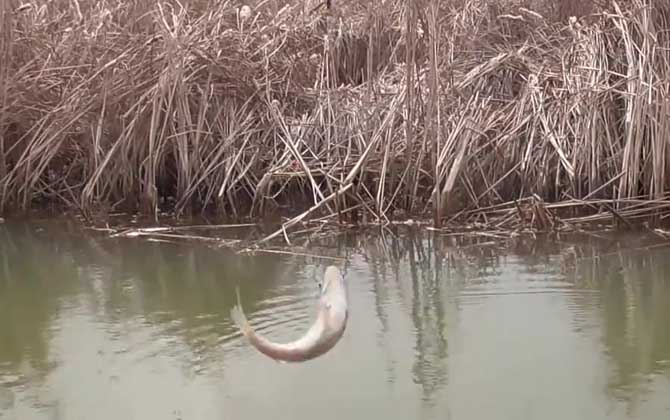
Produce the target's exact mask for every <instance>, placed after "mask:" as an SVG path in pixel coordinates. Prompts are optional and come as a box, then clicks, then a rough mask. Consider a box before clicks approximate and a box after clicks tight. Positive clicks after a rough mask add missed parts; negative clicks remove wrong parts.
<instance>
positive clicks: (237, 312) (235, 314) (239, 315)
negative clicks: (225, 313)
mask: <svg viewBox="0 0 670 420" xmlns="http://www.w3.org/2000/svg"><path fill="white" fill-rule="evenodd" d="M235 293H236V294H237V304H236V305H235V306H233V308H232V309H231V310H230V317H231V318H232V319H233V322H234V323H235V325H237V327H238V328H239V329H240V331H241V332H242V334H244V335H245V336H246V335H248V334H249V333H250V332H251V326H250V325H249V321H248V320H247V317H246V315H244V310H243V309H242V303H241V302H240V288H239V287H236V288H235Z"/></svg>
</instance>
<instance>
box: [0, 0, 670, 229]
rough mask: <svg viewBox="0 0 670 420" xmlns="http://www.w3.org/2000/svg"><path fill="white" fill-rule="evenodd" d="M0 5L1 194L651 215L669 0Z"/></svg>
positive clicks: (656, 213) (6, 199) (50, 203)
mask: <svg viewBox="0 0 670 420" xmlns="http://www.w3.org/2000/svg"><path fill="white" fill-rule="evenodd" d="M0 4H2V5H1V6H0V8H2V9H1V10H0V13H1V20H0V209H1V212H3V213H5V214H9V213H12V212H26V211H28V210H30V209H35V208H37V209H46V208H51V209H61V210H62V209H67V210H74V211H77V212H81V214H83V215H84V216H86V217H89V218H91V217H94V215H96V214H99V213H101V212H102V213H109V212H120V211H124V212H141V213H145V214H156V213H157V212H161V211H167V212H170V213H174V214H175V215H177V216H181V215H188V214H194V213H201V212H207V213H215V214H220V215H227V216H231V217H233V218H237V219H242V218H249V217H250V218H261V217H264V216H265V215H280V214H281V215H285V216H288V217H289V218H292V219H291V220H290V221H289V222H288V223H287V225H286V227H291V226H292V225H295V224H298V223H299V222H301V221H305V220H310V219H314V218H322V219H324V220H326V219H328V218H330V220H333V221H336V220H339V221H340V222H343V223H344V222H346V223H368V222H371V223H377V222H388V221H390V220H406V219H408V218H412V219H414V220H430V221H432V223H434V224H435V225H437V226H444V225H448V224H449V223H452V224H453V223H458V224H462V223H483V224H495V225H497V226H511V227H518V226H521V225H525V224H530V225H534V226H536V227H539V228H554V227H557V226H563V225H566V224H571V223H573V222H574V223H578V222H584V223H586V222H590V221H593V222H602V221H608V220H615V221H617V223H622V224H632V223H635V222H636V221H640V220H644V221H647V222H649V221H653V222H662V221H663V220H666V219H667V218H668V215H669V214H670V200H669V199H668V191H669V189H670V188H669V187H670V181H669V178H668V176H667V173H668V171H670V159H669V157H670V149H669V147H668V146H669V141H670V140H669V139H670V92H669V88H670V32H669V23H670V2H661V1H653V0H619V1H613V0H607V1H606V0H602V1H596V0H579V1H578V0H564V1H561V2H556V1H550V0H535V1H534V0H525V1H523V0H498V1H496V0H445V1H429V0H414V1H411V0H375V1H371V0H365V1H353V0H333V1H329V2H324V4H319V3H318V2H313V1H312V2H310V1H296V0H290V1H288V2H280V1H274V0H256V1H249V2H242V1H232V0H231V1H225V0H223V1H213V0H212V1H207V0H182V1H177V0H158V1H145V0H101V1H92V0H25V1H23V0H4V1H3V2H2V3H0Z"/></svg>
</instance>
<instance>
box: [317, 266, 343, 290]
mask: <svg viewBox="0 0 670 420" xmlns="http://www.w3.org/2000/svg"><path fill="white" fill-rule="evenodd" d="M338 287H341V288H344V276H343V275H342V273H341V272H340V269H339V268H337V267H335V266H334V265H330V266H328V267H327V268H326V273H325V274H324V275H323V281H322V282H321V294H322V295H325V294H326V293H328V292H330V291H331V290H333V289H334V288H338Z"/></svg>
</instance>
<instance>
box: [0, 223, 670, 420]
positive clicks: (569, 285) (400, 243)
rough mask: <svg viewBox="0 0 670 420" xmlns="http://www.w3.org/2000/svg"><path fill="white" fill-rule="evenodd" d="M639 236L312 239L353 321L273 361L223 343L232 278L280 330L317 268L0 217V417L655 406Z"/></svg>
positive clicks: (659, 389)
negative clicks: (325, 341)
mask: <svg viewBox="0 0 670 420" xmlns="http://www.w3.org/2000/svg"><path fill="white" fill-rule="evenodd" d="M642 240H643V239H642V238H641V237H638V236H636V237H626V238H623V239H621V240H619V241H616V240H611V239H604V240H599V239H597V238H591V239H589V240H581V241H573V242H571V243H558V242H554V241H550V240H546V241H542V240H534V241H526V240H523V239H520V238H513V239H510V240H508V241H507V243H506V246H507V247H508V249H511V252H501V250H500V249H499V246H498V243H497V242H496V241H492V240H491V238H490V237H487V238H485V240H484V241H475V240H469V239H463V238H458V237H455V236H449V235H436V234H433V233H430V232H425V231H424V232H418V231H410V232H409V233H408V234H405V235H403V236H402V237H399V236H396V235H395V234H394V233H393V232H390V231H384V232H383V234H382V235H380V236H379V237H375V238H372V237H367V238H361V237H355V236H347V237H345V238H330V239H326V240H324V241H323V242H322V243H321V244H320V245H319V246H318V247H317V246H314V245H312V246H311V251H312V252H315V253H321V254H324V255H330V256H338V257H343V258H346V260H347V262H346V263H345V264H343V265H342V269H343V272H344V273H345V275H346V276H347V277H348V279H349V281H348V283H349V288H350V290H349V294H350V305H351V322H350V323H349V326H348V328H347V332H346V333H345V336H344V337H343V339H342V341H341V342H340V343H339V344H338V346H336V348H335V349H333V351H332V353H329V354H327V355H325V356H324V357H322V358H319V359H317V360H314V361H312V362H309V363H306V364H303V365H299V366H295V365H291V366H290V367H286V366H285V365H282V364H277V363H274V362H270V363H269V362H268V361H267V360H266V359H264V358H262V357H261V356H258V355H257V354H256V352H254V351H252V350H251V349H250V348H249V347H248V346H247V345H246V343H245V342H244V341H243V340H241V339H240V337H239V333H238V332H237V330H236V328H235V327H234V325H233V324H232V323H231V320H230V319H229V315H228V314H229V312H230V308H231V307H232V305H233V304H234V303H235V299H236V297H235V293H234V288H235V286H239V287H240V289H241V290H240V292H241V296H242V298H243V299H244V301H243V305H244V308H245V311H247V315H248V317H249V318H250V321H251V322H252V323H253V325H254V326H255V327H256V328H257V329H258V330H259V331H260V332H261V333H263V334H265V335H266V336H267V337H268V338H270V339H273V340H276V341H289V340H291V339H293V338H296V337H297V336H299V335H300V334H302V332H303V331H304V329H305V328H307V326H308V325H309V324H310V323H311V319H310V318H311V317H312V316H313V308H314V304H315V303H316V296H317V292H318V288H317V284H316V281H315V280H317V279H320V278H321V277H322V273H323V270H324V268H325V266H326V265H328V264H331V263H332V261H330V260H318V259H315V258H305V257H299V256H291V255H272V254H269V255H268V254H259V255H255V256H244V257H241V256H237V255H234V254H231V253H230V252H227V251H225V250H213V249H210V248H207V247H204V246H201V245H198V244H168V243H152V242H147V241H143V240H141V239H135V240H133V239H113V238H106V237H104V236H100V235H93V234H89V233H85V232H82V231H81V229H80V228H78V227H76V226H70V225H68V224H62V223H61V224H59V226H53V225H49V224H46V225H44V226H40V225H37V224H21V225H18V224H17V225H3V226H0V419H2V420H4V419H5V418H12V419H13V418H17V419H18V418H20V419H46V418H50V419H60V418H63V419H76V418H90V417H91V416H93V417H95V418H101V419H107V418H109V419H118V418H138V419H140V418H141V419H154V418H155V419H177V418H183V419H196V418H267V417H268V416H272V418H275V417H277V414H278V413H281V415H280V418H291V419H303V418H304V419H307V418H316V417H318V418H320V419H323V418H333V419H335V418H338V419H339V418H343V417H344V418H350V419H356V418H361V419H368V418H376V417H383V418H399V419H400V418H403V419H405V418H425V419H433V418H458V419H460V418H497V419H507V418H509V419H518V418H542V419H565V418H589V419H605V418H608V419H610V418H613V419H632V418H636V419H638V418H639V419H656V418H665V417H667V416H668V414H670V402H669V401H668V400H667V395H668V392H670V329H669V328H668V327H667V325H668V321H670V305H668V304H667V302H669V301H670V284H669V283H670V280H668V274H670V273H668V271H669V267H670V262H668V256H670V251H668V249H664V248H659V249H656V250H626V249H624V245H623V244H625V245H626V247H627V248H631V247H633V248H637V247H639V246H640V245H641V241H642ZM328 407H330V408H328ZM332 407H337V409H336V410H333V409H332ZM282 416H283V417H282Z"/></svg>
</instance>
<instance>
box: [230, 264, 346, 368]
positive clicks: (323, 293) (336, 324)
mask: <svg viewBox="0 0 670 420" xmlns="http://www.w3.org/2000/svg"><path fill="white" fill-rule="evenodd" d="M236 292H237V304H236V305H235V306H233V308H232V309H231V311H230V316H231V318H232V320H233V322H234V323H235V325H236V326H237V327H238V328H239V330H240V332H241V333H242V335H243V336H244V337H245V338H246V340H247V341H248V342H249V343H250V344H251V345H252V346H253V347H254V348H256V350H258V351H259V352H261V353H262V354H264V355H265V356H267V357H269V358H271V359H274V360H275V361H277V362H280V363H296V362H305V361H308V360H312V359H315V358H317V357H319V356H322V355H324V354H326V353H327V352H328V351H330V350H331V349H332V348H333V347H335V345H336V344H337V343H338V341H340V338H342V336H343V335H344V331H345V330H346V327H347V321H348V318H349V308H348V296H347V284H346V280H345V278H344V276H343V275H342V273H341V272H340V270H339V269H338V268H337V267H336V266H334V265H331V266H328V267H327V268H326V271H325V273H324V277H323V282H322V283H321V284H320V288H319V299H318V302H317V305H316V319H315V320H314V322H313V323H312V325H311V326H310V328H309V329H308V330H307V331H306V332H305V333H304V334H303V335H302V337H300V338H298V339H296V340H294V341H291V342H289V343H275V342H273V341H270V340H269V339H267V338H265V337H263V336H262V335H260V334H259V333H258V332H256V331H255V330H254V328H253V327H252V326H251V325H250V324H249V321H248V320H247V317H246V316H245V314H244V310H243V309H242V304H241V302H240V294H239V288H237V289H236Z"/></svg>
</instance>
